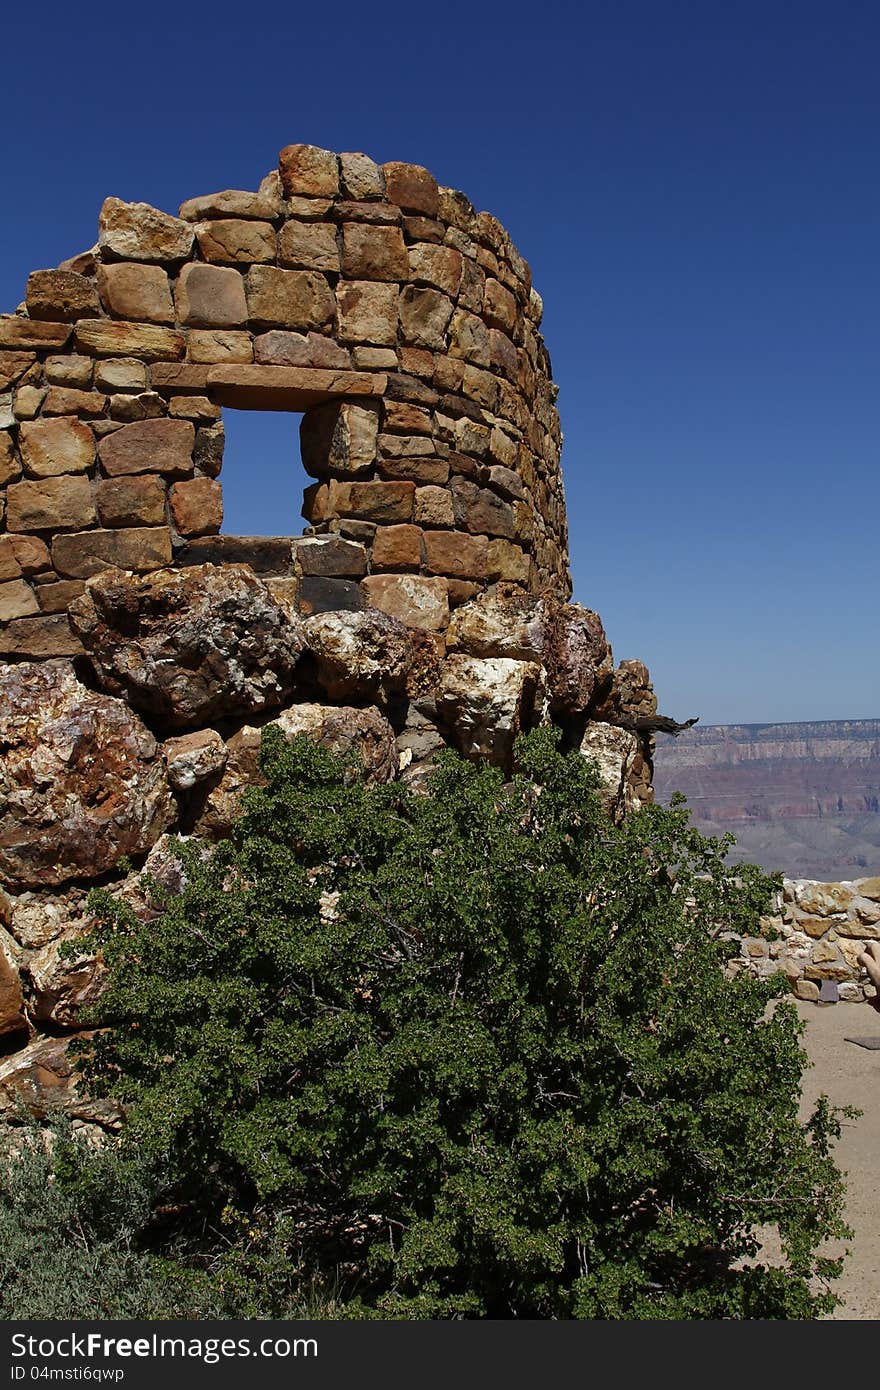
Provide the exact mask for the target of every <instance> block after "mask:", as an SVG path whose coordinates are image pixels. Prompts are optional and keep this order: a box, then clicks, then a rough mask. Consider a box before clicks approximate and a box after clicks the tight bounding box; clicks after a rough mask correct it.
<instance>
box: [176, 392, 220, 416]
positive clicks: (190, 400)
mask: <svg viewBox="0 0 880 1390" xmlns="http://www.w3.org/2000/svg"><path fill="white" fill-rule="evenodd" d="M220 413H221V412H220V407H219V405H215V404H214V402H213V401H209V400H208V397H207V396H172V397H171V399H170V401H169V402H168V414H169V415H170V416H171V418H172V420H195V421H201V422H202V423H204V422H205V421H210V420H219V419H220Z"/></svg>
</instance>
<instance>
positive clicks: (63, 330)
mask: <svg viewBox="0 0 880 1390" xmlns="http://www.w3.org/2000/svg"><path fill="white" fill-rule="evenodd" d="M71 331H72V330H71V325H70V324H69V323H40V322H39V321H38V320H37V319H26V318H22V316H21V315H20V314H0V348H16V349H21V348H63V347H64V345H65V343H66V342H67V340H68V338H69V337H70V334H71Z"/></svg>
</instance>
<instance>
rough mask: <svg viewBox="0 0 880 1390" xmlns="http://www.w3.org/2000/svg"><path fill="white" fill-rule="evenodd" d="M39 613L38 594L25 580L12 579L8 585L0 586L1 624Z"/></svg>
mask: <svg viewBox="0 0 880 1390" xmlns="http://www.w3.org/2000/svg"><path fill="white" fill-rule="evenodd" d="M39 611H40V605H39V604H38V603H37V597H36V594H35V593H34V591H33V589H32V588H31V586H30V584H27V583H26V582H25V580H23V579H11V580H10V581H9V583H8V584H0V623H8V622H11V621H12V619H13V618H28V617H31V615H32V614H34V613H39Z"/></svg>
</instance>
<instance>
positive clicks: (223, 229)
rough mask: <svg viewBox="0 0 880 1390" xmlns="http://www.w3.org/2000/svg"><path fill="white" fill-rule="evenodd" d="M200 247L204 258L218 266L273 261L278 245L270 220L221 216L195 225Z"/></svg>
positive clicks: (269, 262)
mask: <svg viewBox="0 0 880 1390" xmlns="http://www.w3.org/2000/svg"><path fill="white" fill-rule="evenodd" d="M196 238H197V239H198V243H199V250H200V251H201V253H202V255H203V256H204V258H205V260H206V261H209V262H219V263H220V264H221V265H253V264H264V265H267V264H274V261H275V255H276V252H277V246H276V241H275V228H274V227H273V226H272V224H271V223H270V222H251V221H246V220H244V219H240V218H234V217H231V218H223V219H221V220H220V221H216V222H199V223H197V224H196Z"/></svg>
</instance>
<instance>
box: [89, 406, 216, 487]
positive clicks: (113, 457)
mask: <svg viewBox="0 0 880 1390" xmlns="http://www.w3.org/2000/svg"><path fill="white" fill-rule="evenodd" d="M195 442H196V435H195V429H194V428H193V426H192V424H191V423H190V422H189V420H143V421H139V422H138V423H136V424H133V425H123V427H122V429H120V430H116V431H115V433H114V434H110V435H108V436H107V438H106V439H102V440H101V443H100V445H99V447H98V458H99V459H100V461H101V466H102V468H103V469H104V471H105V472H106V473H108V474H109V475H110V477H113V478H115V477H118V476H119V475H120V474H121V473H171V474H175V475H178V476H179V475H181V474H187V473H191V472H192V470H193V460H192V453H193V449H194V447H195Z"/></svg>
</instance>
